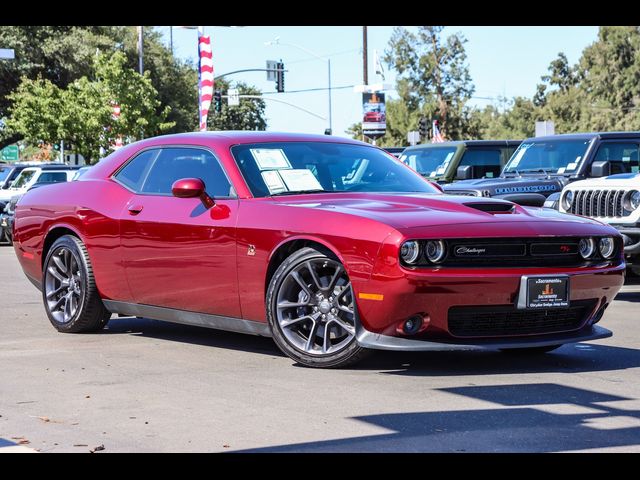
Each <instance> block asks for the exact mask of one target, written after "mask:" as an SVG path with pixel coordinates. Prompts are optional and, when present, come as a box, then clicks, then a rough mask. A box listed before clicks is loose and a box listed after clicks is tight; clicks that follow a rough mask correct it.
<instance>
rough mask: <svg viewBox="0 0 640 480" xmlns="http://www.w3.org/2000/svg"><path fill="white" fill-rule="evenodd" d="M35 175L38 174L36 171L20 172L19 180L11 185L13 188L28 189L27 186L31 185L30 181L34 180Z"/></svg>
mask: <svg viewBox="0 0 640 480" xmlns="http://www.w3.org/2000/svg"><path fill="white" fill-rule="evenodd" d="M35 174H36V171H35V170H23V171H22V172H20V175H18V178H16V181H15V182H13V184H12V185H11V188H24V187H26V185H27V184H28V183H29V181H30V180H31V179H32V178H33V176H34V175H35Z"/></svg>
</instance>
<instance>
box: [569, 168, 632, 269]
mask: <svg viewBox="0 0 640 480" xmlns="http://www.w3.org/2000/svg"><path fill="white" fill-rule="evenodd" d="M560 211H561V212H565V213H573V214H576V215H583V216H585V217H591V218H594V219H596V220H599V221H601V222H604V223H608V224H610V225H611V226H612V227H615V228H617V229H618V230H619V231H620V233H621V234H622V236H623V238H624V253H625V257H626V259H627V264H628V265H629V266H630V268H631V269H632V270H633V272H634V273H635V274H636V275H640V173H622V174H619V175H611V176H608V177H604V178H594V179H590V180H582V181H579V182H574V183H570V184H569V185H567V186H566V187H564V189H563V190H562V194H561V196H560Z"/></svg>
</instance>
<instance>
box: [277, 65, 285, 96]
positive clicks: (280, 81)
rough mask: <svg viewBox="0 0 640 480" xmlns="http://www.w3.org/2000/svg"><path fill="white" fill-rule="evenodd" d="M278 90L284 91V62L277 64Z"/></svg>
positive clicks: (279, 91)
mask: <svg viewBox="0 0 640 480" xmlns="http://www.w3.org/2000/svg"><path fill="white" fill-rule="evenodd" d="M276 69H277V70H276V92H278V93H282V92H284V63H282V62H278V63H277V64H276Z"/></svg>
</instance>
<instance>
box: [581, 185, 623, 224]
mask: <svg viewBox="0 0 640 480" xmlns="http://www.w3.org/2000/svg"><path fill="white" fill-rule="evenodd" d="M625 193H626V190H576V191H574V196H573V202H572V203H571V208H570V209H569V213H575V214H576V215H584V216H585V217H602V218H606V217H626V216H628V215H630V214H631V212H628V211H626V210H625V209H624V208H623V206H622V205H623V204H622V202H623V199H624V194H625Z"/></svg>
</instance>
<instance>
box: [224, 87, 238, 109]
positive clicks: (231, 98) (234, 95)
mask: <svg viewBox="0 0 640 480" xmlns="http://www.w3.org/2000/svg"><path fill="white" fill-rule="evenodd" d="M227 102H228V105H229V106H230V107H235V106H237V105H240V92H239V91H238V89H237V88H230V89H229V90H228V91H227Z"/></svg>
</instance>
